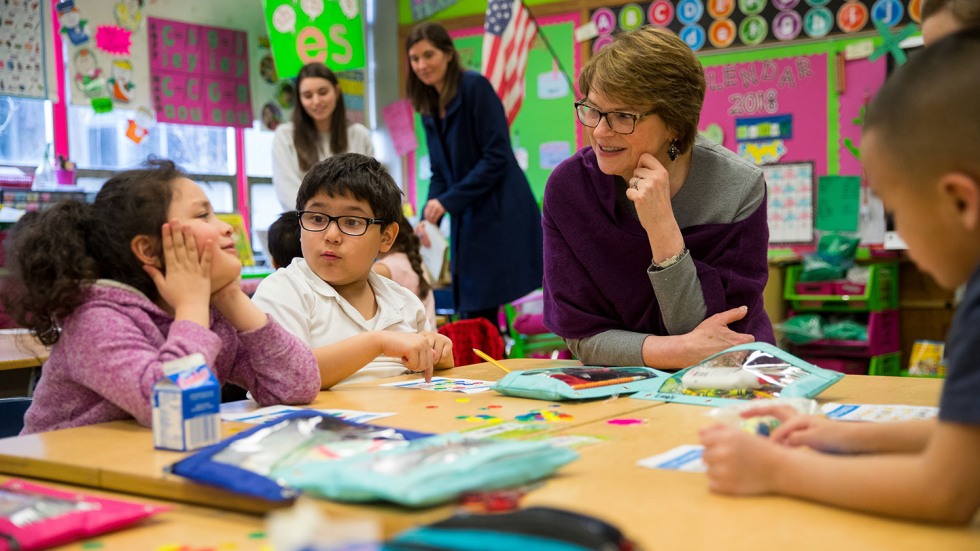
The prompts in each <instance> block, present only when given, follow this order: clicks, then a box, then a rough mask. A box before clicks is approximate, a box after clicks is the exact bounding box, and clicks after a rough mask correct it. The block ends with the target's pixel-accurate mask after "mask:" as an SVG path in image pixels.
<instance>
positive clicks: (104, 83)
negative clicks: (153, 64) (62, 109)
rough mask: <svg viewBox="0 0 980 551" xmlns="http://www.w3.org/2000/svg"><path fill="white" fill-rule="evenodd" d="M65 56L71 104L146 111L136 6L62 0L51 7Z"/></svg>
mask: <svg viewBox="0 0 980 551" xmlns="http://www.w3.org/2000/svg"><path fill="white" fill-rule="evenodd" d="M53 13H54V17H55V18H57V19H58V24H59V25H58V27H59V30H58V32H59V34H60V35H61V39H62V42H63V44H64V47H65V49H66V52H67V58H66V59H67V61H68V80H69V84H70V86H71V88H72V89H71V103H72V104H74V105H93V106H99V107H98V109H99V110H101V111H106V110H111V109H112V107H113V106H119V107H120V108H125V109H136V108H137V107H144V108H151V101H150V73H149V65H148V64H147V62H146V59H147V48H146V18H145V16H144V12H143V7H142V6H141V5H140V3H139V2H133V1H129V2H127V1H122V0H74V1H71V0H68V1H59V2H55V3H54V11H53Z"/></svg>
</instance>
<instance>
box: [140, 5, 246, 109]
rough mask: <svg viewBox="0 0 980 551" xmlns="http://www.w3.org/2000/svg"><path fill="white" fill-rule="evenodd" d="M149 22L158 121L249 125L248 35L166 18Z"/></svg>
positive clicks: (151, 79) (152, 73) (155, 106)
mask: <svg viewBox="0 0 980 551" xmlns="http://www.w3.org/2000/svg"><path fill="white" fill-rule="evenodd" d="M148 22H149V25H148V34H149V37H148V39H149V55H150V82H151V88H152V96H153V108H154V109H155V110H156V112H157V120H158V121H159V122H170V123H179V124H196V125H203V126H232V127H238V128H249V127H251V126H252V108H251V99H250V94H249V80H248V79H249V72H248V71H249V65H248V46H247V38H246V34H245V33H244V32H242V31H234V30H230V29H222V28H219V27H209V26H205V25H194V24H189V23H184V22H180V21H171V20H167V19H157V18H149V20H148Z"/></svg>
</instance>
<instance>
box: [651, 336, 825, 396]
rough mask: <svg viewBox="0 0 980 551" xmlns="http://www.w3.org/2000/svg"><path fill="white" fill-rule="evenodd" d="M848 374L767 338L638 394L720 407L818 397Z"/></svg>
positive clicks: (725, 353)
mask: <svg viewBox="0 0 980 551" xmlns="http://www.w3.org/2000/svg"><path fill="white" fill-rule="evenodd" d="M843 377H844V375H843V374H842V373H838V372H836V371H831V370H829V369H823V368H821V367H817V366H815V365H813V364H811V363H808V362H806V361H804V360H802V359H800V358H798V357H796V356H794V355H792V354H790V353H789V352H786V351H785V350H780V349H779V348H776V347H775V346H773V345H771V344H768V343H764V342H752V343H748V344H740V345H738V346H733V347H731V348H728V349H726V350H723V351H721V352H719V353H717V354H715V355H713V356H711V357H709V358H707V359H705V360H704V361H702V362H700V363H698V364H696V365H693V366H691V367H688V368H685V369H682V370H680V371H678V372H677V373H674V374H672V375H669V376H668V377H667V379H666V380H662V381H658V385H659V388H656V389H653V390H647V391H643V392H637V393H635V394H633V396H632V397H633V398H638V399H640V400H656V401H660V402H676V403H681V404H696V405H710V406H719V405H725V404H735V403H740V402H745V401H748V400H765V399H771V398H777V397H780V398H813V397H815V396H817V395H818V394H820V393H821V392H823V391H824V390H825V389H827V388H828V387H829V386H830V385H832V384H834V383H836V382H837V381H839V380H840V379H841V378H843Z"/></svg>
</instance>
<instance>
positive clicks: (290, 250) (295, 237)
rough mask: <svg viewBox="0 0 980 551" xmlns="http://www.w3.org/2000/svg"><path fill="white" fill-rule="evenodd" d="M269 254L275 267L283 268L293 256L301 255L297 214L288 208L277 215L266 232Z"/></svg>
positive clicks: (301, 248)
mask: <svg viewBox="0 0 980 551" xmlns="http://www.w3.org/2000/svg"><path fill="white" fill-rule="evenodd" d="M266 237H267V240H266V241H267V242H268V244H269V256H270V257H271V258H272V263H273V264H275V267H276V268H285V267H286V266H289V264H290V263H291V262H292V261H293V259H294V258H297V257H301V256H303V247H301V246H300V242H299V214H297V212H296V211H295V210H290V211H287V212H284V213H282V214H280V215H279V218H277V219H276V221H275V222H273V223H272V225H270V226H269V233H268V234H267V236H266Z"/></svg>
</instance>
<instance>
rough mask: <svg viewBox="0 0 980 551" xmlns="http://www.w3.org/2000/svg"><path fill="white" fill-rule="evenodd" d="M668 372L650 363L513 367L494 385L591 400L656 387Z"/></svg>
mask: <svg viewBox="0 0 980 551" xmlns="http://www.w3.org/2000/svg"><path fill="white" fill-rule="evenodd" d="M667 376H668V374H667V373H663V372H661V371H657V370H656V369H651V368H649V367H596V366H583V367H552V368H548V369H529V370H527V371H512V372H510V373H508V374H507V375H505V376H504V377H503V378H502V379H500V380H499V381H497V382H496V383H494V385H493V386H491V387H490V388H492V389H493V390H496V391H497V392H499V393H501V394H506V395H507V396H520V397H521V398H534V399H537V400H551V401H561V400H590V399H595V398H607V397H609V396H614V395H621V394H632V393H634V392H640V391H642V390H648V391H650V390H656V389H657V388H658V387H659V386H660V384H659V382H658V381H659V380H660V379H661V378H663V377H667Z"/></svg>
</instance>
